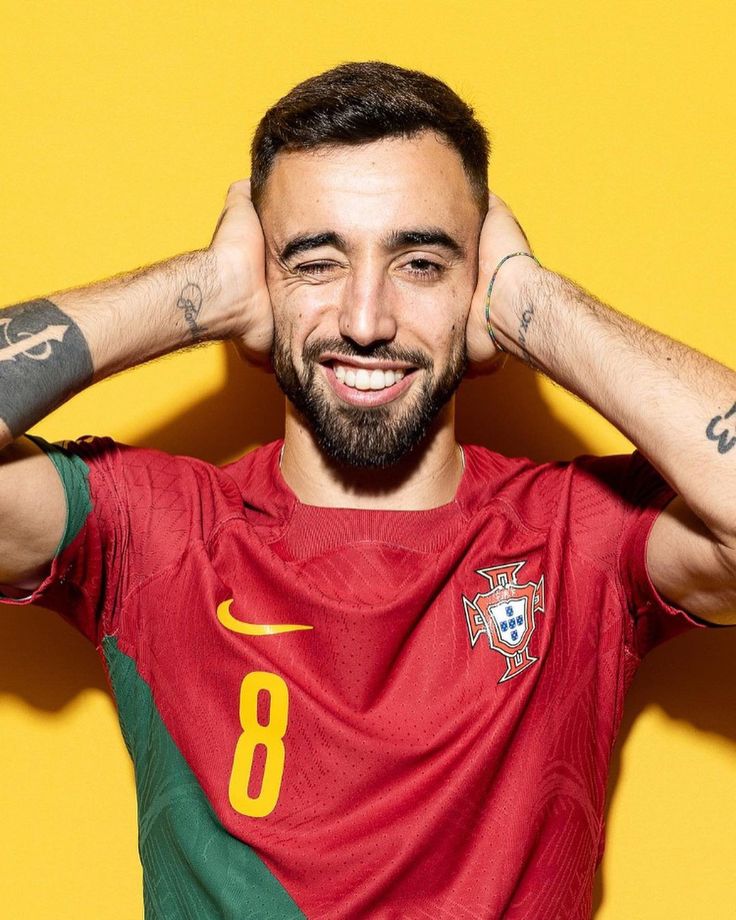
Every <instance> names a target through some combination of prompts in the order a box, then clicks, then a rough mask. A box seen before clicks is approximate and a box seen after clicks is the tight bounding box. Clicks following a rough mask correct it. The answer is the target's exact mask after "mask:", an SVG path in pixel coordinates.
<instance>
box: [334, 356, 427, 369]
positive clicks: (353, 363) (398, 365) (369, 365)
mask: <svg viewBox="0 0 736 920" xmlns="http://www.w3.org/2000/svg"><path fill="white" fill-rule="evenodd" d="M331 362H332V363H335V364H346V365H348V366H350V367H356V368H365V370H367V371H376V370H378V371H408V370H414V367H415V365H413V364H406V363H405V362H404V361H390V360H380V359H377V358H354V357H352V356H351V357H347V356H346V355H336V354H331V353H329V352H328V353H326V354H324V355H322V357H321V358H320V361H319V363H320V364H329V363H331Z"/></svg>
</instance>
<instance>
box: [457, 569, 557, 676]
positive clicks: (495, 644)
mask: <svg viewBox="0 0 736 920" xmlns="http://www.w3.org/2000/svg"><path fill="white" fill-rule="evenodd" d="M524 565H526V560H524V561H523V562H509V563H507V564H506V565H494V566H491V567H490V568H488V569H478V570H477V572H478V575H482V576H483V578H487V579H488V582H489V584H490V586H491V589H490V591H486V592H485V594H476V595H475V600H473V601H469V600H468V599H467V597H465V595H463V607H464V609H465V619H466V621H467V624H468V632H469V633H470V645H471V648H472V647H473V646H475V643H476V642H477V641H478V639H479V638H480V635H481V633H485V635H486V636H487V638H488V644H489V645H490V647H491V648H492V649H493V650H494V651H496V652H500V653H501V654H502V655H503V656H504V657H505V658H506V673H505V674H504V675H503V677H502V678H501V680H499V684H501V683H503V682H504V681H505V680H510V679H511V678H512V677H516V675H517V674H521V672H522V671H523V670H525V669H526V668H528V667H529V665H532V664H534V662H535V661H538V660H539V659H538V658H534V657H533V656H532V655H530V654H529V640H530V639H531V637H532V634H533V633H534V629H535V626H536V619H535V617H536V614H538V613H544V575H542V576H541V577H540V579H539V581H538V582H533V581H530V582H527V583H526V584H525V585H520V584H518V583H517V581H516V576H517V574H518V573H519V570H520V569H521V568H522V566H524Z"/></svg>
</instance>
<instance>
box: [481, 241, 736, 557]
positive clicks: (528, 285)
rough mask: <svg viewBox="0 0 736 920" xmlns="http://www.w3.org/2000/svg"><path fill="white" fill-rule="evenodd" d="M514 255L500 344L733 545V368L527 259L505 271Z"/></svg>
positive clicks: (503, 288) (500, 308)
mask: <svg viewBox="0 0 736 920" xmlns="http://www.w3.org/2000/svg"><path fill="white" fill-rule="evenodd" d="M512 262H518V263H521V262H526V263H528V264H527V265H526V266H522V265H517V266H514V271H509V272H508V273H507V274H506V275H505V276H503V275H502V273H499V279H498V280H499V281H501V282H502V283H501V284H500V285H499V291H498V292H496V291H494V298H496V296H497V294H498V299H497V300H496V310H497V312H496V313H495V314H494V317H493V322H494V329H496V330H497V336H498V338H499V341H500V342H501V345H502V346H503V347H504V348H507V349H508V350H509V351H511V352H512V353H513V354H515V355H516V356H517V357H519V358H521V359H522V360H524V361H526V362H527V363H530V364H532V365H533V366H535V367H536V368H538V369H539V370H541V371H543V372H544V373H545V374H547V375H548V376H549V377H550V378H551V379H552V380H554V381H556V382H557V383H559V384H561V385H562V386H564V387H565V388H566V389H568V390H570V391H571V392H572V393H574V394H575V395H577V396H579V397H580V398H581V399H583V400H584V401H585V402H586V403H588V404H589V405H590V406H592V407H593V408H595V409H596V410H597V411H598V412H600V413H601V415H603V416H605V417H606V418H607V419H608V420H609V421H610V422H611V423H612V424H613V425H615V426H616V427H617V428H618V429H619V430H620V431H621V432H623V433H624V434H625V435H626V436H627V437H628V438H629V440H631V441H632V443H633V444H635V445H636V446H637V447H638V448H639V449H640V450H641V451H642V452H643V453H644V454H645V455H646V456H647V457H648V458H649V460H650V461H651V462H652V463H653V464H654V466H655V467H657V469H658V470H659V472H660V473H661V474H662V475H663V476H664V477H665V479H667V481H668V482H669V483H670V484H671V486H672V487H673V488H674V489H675V491H676V492H678V493H679V494H680V495H681V496H682V498H683V499H684V501H685V502H686V504H687V505H688V506H689V508H690V509H691V510H692V511H693V513H694V514H696V515H697V516H698V517H699V518H700V520H701V521H703V523H704V524H705V525H706V527H707V528H708V529H709V531H710V532H711V533H712V534H713V535H714V536H715V537H716V538H717V539H718V540H719V541H720V542H721V543H723V544H724V545H726V546H731V547H734V548H736V372H734V371H733V370H731V369H729V368H727V367H725V366H724V365H722V364H720V363H718V362H717V361H714V360H713V359H711V358H708V357H707V356H706V355H703V354H701V353H700V352H698V351H695V350H694V349H692V348H689V347H688V346H686V345H684V344H682V343H681V342H677V341H675V340H673V339H671V338H669V337H668V336H666V335H663V334H661V333H659V332H656V331H655V330H653V329H650V328H648V327H646V326H643V325H641V324H640V323H637V322H636V321H634V320H632V319H631V318H629V317H627V316H624V315H623V314H621V313H618V312H616V311H615V310H613V309H611V308H610V307H607V306H606V305H604V304H602V303H601V302H600V301H598V300H597V299H596V298H594V297H592V296H591V295H590V294H588V293H587V292H585V291H583V290H582V289H581V288H580V287H578V286H577V285H575V284H574V283H573V282H571V281H569V280H568V279H567V278H564V277H561V276H559V275H556V274H555V273H554V272H550V271H547V270H544V269H540V268H538V267H537V266H535V265H534V264H533V263H530V260H525V259H516V260H510V262H509V263H508V265H505V266H504V268H503V269H502V271H503V270H505V269H507V268H510V267H511V263H512ZM529 263H530V264H529Z"/></svg>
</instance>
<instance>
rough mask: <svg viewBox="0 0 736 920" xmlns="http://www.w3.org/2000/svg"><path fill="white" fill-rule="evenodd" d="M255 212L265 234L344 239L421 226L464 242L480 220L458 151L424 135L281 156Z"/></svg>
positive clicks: (278, 236) (290, 152) (294, 152)
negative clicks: (323, 233)
mask: <svg viewBox="0 0 736 920" xmlns="http://www.w3.org/2000/svg"><path fill="white" fill-rule="evenodd" d="M260 210H261V214H260V217H261V223H262V224H263V228H264V231H265V232H266V234H267V235H268V236H271V237H272V238H276V239H279V238H283V237H285V236H289V235H291V234H293V233H297V232H321V231H325V230H328V229H329V230H335V231H337V232H340V233H342V234H343V235H345V236H349V235H360V234H373V233H383V232H385V231H386V229H388V228H394V227H399V226H402V227H403V226H415V225H422V224H425V225H433V226H440V227H443V228H445V229H447V231H448V232H450V233H454V234H456V235H457V236H458V237H465V238H467V237H468V236H470V235H471V234H472V233H474V232H476V231H477V228H478V222H479V212H478V207H477V205H476V203H475V200H474V198H473V194H472V189H471V186H470V182H469V180H468V177H467V175H466V173H465V170H464V169H463V164H462V160H461V158H460V154H459V153H458V152H457V151H456V150H455V148H454V147H451V146H450V145H449V144H447V143H445V142H444V141H443V140H442V139H441V138H439V137H438V136H437V135H436V134H434V133H430V132H424V133H422V134H420V135H416V136H415V137H411V138H401V137H399V138H397V137H392V138H383V139H381V140H379V141H373V142H371V143H368V144H360V145H356V146H348V145H340V146H336V147H320V148H317V149H315V150H298V151H286V152H284V151H282V152H280V153H279V154H277V156H276V159H275V161H274V165H273V167H272V170H271V174H270V175H269V177H268V180H267V183H266V189H265V196H264V200H263V203H262V205H261V209H260Z"/></svg>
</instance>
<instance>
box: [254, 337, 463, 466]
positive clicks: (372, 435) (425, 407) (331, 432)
mask: <svg viewBox="0 0 736 920" xmlns="http://www.w3.org/2000/svg"><path fill="white" fill-rule="evenodd" d="M326 352H330V353H332V354H338V355H342V356H345V357H363V358H374V359H384V360H389V361H397V362H403V363H406V364H411V365H412V366H413V367H416V368H418V369H422V370H425V371H427V374H426V378H425V380H424V383H423V384H422V386H421V388H420V390H419V392H418V393H416V394H414V398H413V401H412V402H411V404H410V405H407V406H406V407H405V408H404V410H403V411H401V410H398V409H397V408H396V407H395V406H393V405H392V404H391V403H389V404H388V405H385V406H371V407H368V408H365V409H363V408H360V407H358V406H348V405H345V404H339V405H333V404H332V403H331V402H330V401H329V399H328V398H327V397H326V396H325V395H324V393H323V392H322V391H321V389H320V387H319V386H318V385H317V383H316V380H315V375H316V373H317V366H318V358H319V356H320V355H323V354H325V353H326ZM302 361H303V364H304V368H305V370H304V379H303V380H302V379H301V378H300V377H299V374H298V373H297V369H296V368H295V367H294V362H293V360H292V354H291V349H290V348H289V345H288V343H287V342H286V341H285V340H283V339H282V338H281V337H280V336H279V334H278V331H276V332H275V334H274V343H273V349H272V352H271V363H272V365H273V368H274V371H275V373H276V380H277V381H278V384H279V386H280V387H281V389H282V390H283V391H284V393H285V394H286V396H287V398H288V399H289V400H290V402H291V403H292V404H293V405H294V407H295V408H296V409H297V411H298V412H300V413H301V414H302V415H303V416H304V418H305V419H306V420H307V422H308V424H309V427H310V428H311V430H312V432H313V433H314V436H315V438H316V440H317V443H318V444H319V446H320V447H321V448H322V450H323V451H324V452H325V453H326V454H327V455H328V456H329V457H330V458H331V459H332V460H334V461H335V462H336V463H338V464H342V465H346V466H351V467H355V468H358V469H370V468H373V469H377V468H384V467H388V466H392V465H393V464H395V463H397V462H398V461H399V460H401V459H402V458H403V457H405V456H407V454H409V453H410V452H411V451H412V450H414V448H415V447H417V445H418V444H420V443H421V442H422V441H423V440H424V438H425V437H426V436H427V432H428V431H429V427H430V425H431V424H432V422H433V421H434V420H435V418H436V417H437V415H438V413H439V411H440V409H441V408H442V407H443V406H444V405H445V403H446V402H447V401H448V400H449V399H450V397H451V396H452V394H453V393H454V392H455V390H456V389H457V388H458V386H459V384H460V381H461V380H462V378H463V375H464V374H465V370H466V367H467V352H466V349H465V341H464V340H460V341H458V342H457V343H456V345H455V347H454V348H453V351H452V353H451V355H450V361H449V363H448V365H447V368H446V369H445V371H444V372H443V373H442V375H441V376H440V377H436V376H435V375H434V372H433V371H434V364H433V362H432V361H431V360H430V359H429V358H428V357H427V356H426V355H425V354H423V353H422V352H419V351H411V350H406V349H401V348H394V347H392V346H390V345H376V346H373V347H368V348H359V347H358V346H356V345H354V344H352V343H349V342H348V341H346V340H345V339H324V340H322V341H319V342H312V343H311V344H310V345H308V346H306V347H305V348H304V351H303V352H302Z"/></svg>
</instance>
